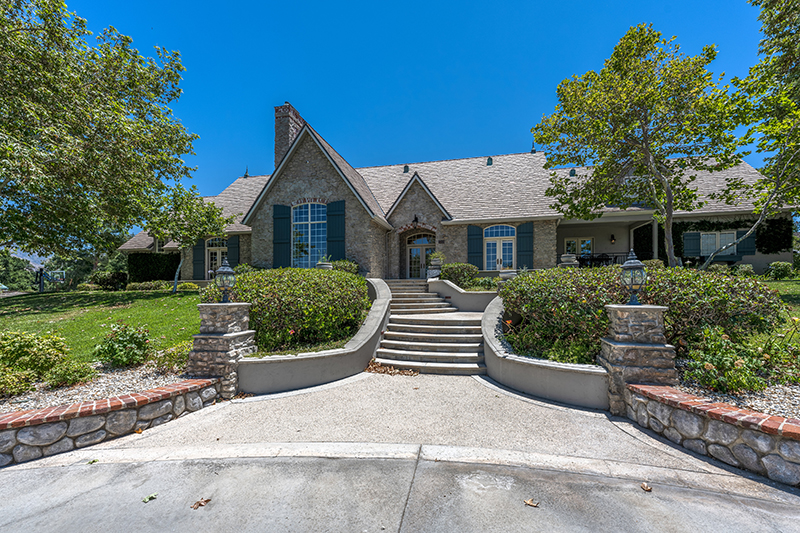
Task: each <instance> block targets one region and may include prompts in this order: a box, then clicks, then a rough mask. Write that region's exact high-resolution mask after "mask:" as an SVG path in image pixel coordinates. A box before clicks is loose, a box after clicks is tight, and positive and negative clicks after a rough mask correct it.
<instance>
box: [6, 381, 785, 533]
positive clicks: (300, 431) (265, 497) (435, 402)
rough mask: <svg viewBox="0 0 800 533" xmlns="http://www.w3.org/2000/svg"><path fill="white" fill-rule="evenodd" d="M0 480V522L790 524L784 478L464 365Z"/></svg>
mask: <svg viewBox="0 0 800 533" xmlns="http://www.w3.org/2000/svg"><path fill="white" fill-rule="evenodd" d="M90 461H92V464H88V463H89V462H90ZM0 479H2V481H3V482H2V483H0V502H2V503H0V530H2V531H23V530H24V531H30V530H35V531H48V530H54V531H55V530H58V531H82V532H85V531H109V530H116V531H186V530H194V531H227V530H234V529H235V530H243V531H649V532H652V531H692V532H698V531H722V530H724V531H726V532H727V531H797V530H798V525H797V524H798V523H799V522H798V520H800V491H797V490H796V489H792V488H789V487H786V486H783V485H780V484H777V483H773V482H770V481H768V480H766V479H765V478H761V477H759V476H755V475H751V474H748V473H746V472H744V471H741V470H736V469H732V468H729V467H727V466H726V465H723V464H722V463H719V462H717V461H715V460H713V459H708V458H704V457H702V458H701V457H698V456H694V455H692V454H691V453H688V452H687V451H685V450H684V449H682V448H676V447H673V446H672V445H671V444H669V443H667V442H665V441H663V440H661V439H660V438H658V437H656V436H655V435H654V434H651V433H649V432H645V431H643V430H641V429H640V428H638V427H637V426H634V425H631V424H630V423H629V422H628V421H626V420H624V419H618V418H613V417H609V416H608V415H607V414H606V413H603V412H595V411H587V410H577V409H571V408H567V407H563V406H558V405H554V404H551V403H546V402H542V401H538V400H536V399H531V398H526V397H523V396H520V395H518V394H515V393H513V392H511V391H507V390H505V389H503V388H501V387H498V386H497V385H495V384H493V383H492V382H491V381H490V380H487V379H485V378H476V377H455V376H453V377H450V376H426V375H421V376H415V377H405V376H386V375H374V374H361V375H358V376H354V377H353V378H349V379H347V380H343V381H341V382H337V383H334V384H330V385H325V386H322V387H317V388H314V389H308V390H305V391H296V392H292V393H284V394H277V395H271V396H268V397H257V398H249V399H246V400H238V401H233V402H225V403H221V404H218V405H216V406H214V407H211V408H208V409H204V410H202V411H199V412H197V413H193V414H191V415H189V416H186V417H183V418H181V419H179V420H176V421H173V422H170V423H168V424H165V425H162V426H159V427H156V428H153V429H150V430H147V431H145V432H144V433H142V434H141V435H136V434H134V435H129V436H126V437H122V438H119V439H116V440H113V441H108V442H105V443H102V444H100V445H97V446H93V447H91V448H86V449H82V450H77V451H74V452H70V453H67V454H62V455H58V456H54V457H49V458H45V459H42V460H39V461H35V462H33V463H27V464H22V465H17V466H13V467H9V468H5V469H3V470H2V471H0ZM642 483H646V484H647V485H648V486H650V487H651V488H652V490H651V491H650V492H646V491H644V490H643V489H642V488H641V484H642ZM154 493H157V494H158V496H157V497H156V498H155V499H153V500H151V501H150V502H149V503H143V502H142V498H144V497H145V496H148V495H150V494H154ZM201 498H210V501H209V502H208V504H207V505H206V506H204V507H200V508H199V509H197V510H193V509H191V508H190V505H191V504H193V503H194V502H196V501H198V500H200V499H201ZM525 500H528V501H529V502H530V503H538V507H532V506H529V505H526V504H525V503H524V502H525Z"/></svg>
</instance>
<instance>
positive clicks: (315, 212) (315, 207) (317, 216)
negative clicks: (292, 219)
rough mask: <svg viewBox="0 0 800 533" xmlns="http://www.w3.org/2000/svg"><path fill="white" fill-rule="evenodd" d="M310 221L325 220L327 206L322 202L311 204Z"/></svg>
mask: <svg viewBox="0 0 800 533" xmlns="http://www.w3.org/2000/svg"><path fill="white" fill-rule="evenodd" d="M310 207H311V222H325V221H326V218H327V213H328V206H327V205H324V204H311V206H310Z"/></svg>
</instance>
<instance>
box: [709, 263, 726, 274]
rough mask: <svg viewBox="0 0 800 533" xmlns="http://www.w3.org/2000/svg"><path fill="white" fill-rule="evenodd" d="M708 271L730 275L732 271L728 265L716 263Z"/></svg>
mask: <svg viewBox="0 0 800 533" xmlns="http://www.w3.org/2000/svg"><path fill="white" fill-rule="evenodd" d="M708 271H709V272H715V273H717V274H729V273H730V271H731V269H730V268H729V267H728V265H725V264H723V263H714V264H713V265H710V266H709V267H708Z"/></svg>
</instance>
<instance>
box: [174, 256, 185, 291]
mask: <svg viewBox="0 0 800 533" xmlns="http://www.w3.org/2000/svg"><path fill="white" fill-rule="evenodd" d="M180 254H181V262H180V263H178V270H176V271H175V281H174V282H173V283H172V294H175V293H176V292H178V276H180V274H181V267H182V266H183V250H181V252H180Z"/></svg>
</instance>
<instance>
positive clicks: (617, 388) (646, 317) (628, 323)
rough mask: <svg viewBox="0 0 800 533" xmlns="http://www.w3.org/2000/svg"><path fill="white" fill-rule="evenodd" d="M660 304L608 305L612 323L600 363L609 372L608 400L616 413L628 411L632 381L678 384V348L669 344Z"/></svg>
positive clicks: (598, 360)
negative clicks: (626, 401) (626, 403)
mask: <svg viewBox="0 0 800 533" xmlns="http://www.w3.org/2000/svg"><path fill="white" fill-rule="evenodd" d="M666 310H667V308H666V307H661V306H657V305H607V306H606V311H607V312H608V317H609V320H610V322H611V325H610V328H609V337H607V338H603V339H602V340H601V345H600V354H599V355H598V356H597V363H598V364H599V365H601V366H602V367H603V368H605V369H606V370H607V371H608V389H609V390H608V402H609V409H610V410H611V413H612V414H615V415H624V414H625V399H624V397H625V391H626V386H627V384H628V383H639V384H641V383H651V384H660V385H675V384H677V382H678V374H677V371H676V370H675V347H674V346H671V345H669V344H666V337H665V336H664V312H665V311H666Z"/></svg>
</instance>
